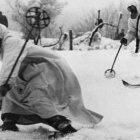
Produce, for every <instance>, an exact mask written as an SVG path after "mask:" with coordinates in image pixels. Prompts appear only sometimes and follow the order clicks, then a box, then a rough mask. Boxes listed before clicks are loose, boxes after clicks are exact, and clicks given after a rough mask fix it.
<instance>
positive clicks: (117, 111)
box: [0, 49, 140, 140]
mask: <svg viewBox="0 0 140 140" xmlns="http://www.w3.org/2000/svg"><path fill="white" fill-rule="evenodd" d="M58 53H59V54H60V55H62V56H63V57H64V58H65V59H66V60H67V62H68V63H69V64H70V66H71V67H72V69H73V71H74V72H75V73H76V75H77V77H78V79H79V82H80V85H81V88H82V95H83V99H84V103H85V106H86V107H87V108H89V109H91V110H93V111H95V112H98V113H100V114H102V115H103V116H104V119H103V120H102V122H101V123H100V124H98V125H97V126H96V127H94V128H82V129H80V130H79V131H78V132H76V133H74V134H71V135H69V136H67V137H64V138H60V140H140V88H137V89H129V88H127V87H124V86H123V84H122V82H121V79H125V80H127V81H129V82H131V83H140V54H138V55H137V56H136V55H135V56H134V55H132V53H131V51H130V50H124V49H122V50H121V51H120V53H119V55H118V58H117V61H116V63H115V67H114V70H115V71H116V76H115V78H113V79H107V78H105V76H104V72H105V71H106V70H107V69H109V68H111V65H112V63H113V60H114V58H115V55H116V53H117V49H109V50H104V49H103V50H93V51H59V52H58ZM0 123H2V122H0ZM19 129H20V131H19V132H0V140H47V139H48V138H47V136H48V129H49V130H50V129H51V128H50V127H48V126H47V127H46V126H44V125H41V124H39V125H31V126H23V125H19Z"/></svg>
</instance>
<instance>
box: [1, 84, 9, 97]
mask: <svg viewBox="0 0 140 140" xmlns="http://www.w3.org/2000/svg"><path fill="white" fill-rule="evenodd" d="M10 89H11V87H10V85H9V84H4V85H1V86H0V94H1V96H5V95H6V93H7V92H8V91H9V90H10Z"/></svg>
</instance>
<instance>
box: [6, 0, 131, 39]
mask: <svg viewBox="0 0 140 140" xmlns="http://www.w3.org/2000/svg"><path fill="white" fill-rule="evenodd" d="M8 3H9V5H10V7H11V8H12V9H13V15H12V18H13V20H14V21H16V22H17V23H19V25H20V27H21V31H22V32H23V33H25V35H26V34H27V33H28V32H29V29H30V26H29V25H28V24H27V23H26V20H25V13H26V11H27V10H28V9H29V8H30V7H32V6H33V5H35V3H37V4H38V6H39V7H40V8H42V9H44V10H46V11H47V13H48V14H49V15H50V17H51V24H50V25H49V27H47V28H46V29H45V30H43V32H42V34H43V36H44V37H56V36H57V35H58V33H59V27H58V25H57V17H58V16H59V15H60V14H61V12H62V10H63V8H64V6H65V5H66V3H60V2H59V1H58V0H40V1H39V0H30V1H29V3H28V5H26V4H24V3H23V2H22V0H13V1H12V2H11V1H10V0H8ZM125 5H126V3H125V1H124V0H121V2H120V5H119V6H116V5H114V3H113V2H112V3H110V4H109V5H108V6H107V7H105V8H103V9H100V18H102V20H103V22H107V23H110V24H112V25H114V26H116V27H117V26H118V22H119V18H120V14H122V17H121V20H120V24H119V28H118V29H117V28H116V27H113V26H107V25H106V26H104V27H103V28H102V29H100V30H99V32H101V34H102V35H103V36H105V37H109V38H112V39H114V38H115V35H116V32H117V30H118V32H120V31H121V29H124V30H125V32H126V31H127V20H128V16H129V15H128V12H127V9H126V6H125ZM97 19H98V12H97V11H95V10H94V8H93V9H91V10H90V11H89V12H88V13H87V14H86V16H85V15H84V16H83V17H82V18H81V19H80V22H78V24H76V25H71V27H70V29H72V30H73V33H74V34H79V33H81V32H87V31H92V30H93V29H94V28H95V27H96V25H95V23H96V22H97ZM62 26H63V25H62ZM36 32H37V31H36V30H35V31H34V32H33V35H36Z"/></svg>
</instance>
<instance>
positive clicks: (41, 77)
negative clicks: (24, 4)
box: [0, 26, 103, 127]
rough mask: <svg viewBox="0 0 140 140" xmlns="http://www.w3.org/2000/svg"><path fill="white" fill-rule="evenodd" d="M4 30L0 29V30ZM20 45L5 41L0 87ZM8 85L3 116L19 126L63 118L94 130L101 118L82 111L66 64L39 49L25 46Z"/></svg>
mask: <svg viewBox="0 0 140 140" xmlns="http://www.w3.org/2000/svg"><path fill="white" fill-rule="evenodd" d="M3 28H4V27H3V26H0V30H2V31H3ZM2 31H1V32H0V34H1V35H3V36H5V35H6V36H7V35H8V34H9V33H8V32H7V30H6V29H5V28H4V31H5V34H3V32H2ZM22 45H23V41H21V40H20V39H14V38H13V37H10V36H8V37H5V40H4V41H3V46H2V48H3V49H4V53H3V59H2V60H3V64H2V68H1V75H0V76H1V79H0V80H1V83H4V80H6V77H7V76H8V74H9V72H10V70H11V68H12V65H13V64H14V62H15V59H16V58H17V56H18V54H19V52H20V50H21V48H22ZM31 60H32V61H34V63H32V62H30V61H31ZM13 61H14V62H13ZM24 62H27V63H24ZM24 67H25V68H24ZM20 75H22V76H20ZM21 77H22V78H21ZM10 84H11V85H12V89H11V90H10V91H9V92H8V93H7V95H6V96H5V97H4V98H3V103H2V114H5V113H14V114H17V115H20V116H21V117H20V119H19V120H18V123H19V124H32V123H36V122H38V120H37V119H36V118H37V117H36V116H39V117H40V118H43V119H45V118H50V117H53V116H55V115H63V116H66V117H68V118H69V119H70V120H72V121H74V122H77V123H80V124H82V125H83V126H89V127H93V126H94V125H95V124H97V123H99V122H100V121H101V120H102V118H103V116H102V115H100V114H97V113H95V112H93V111H90V110H88V109H86V108H85V107H84V104H83V100H82V94H81V88H80V85H79V82H78V80H77V78H76V76H75V74H74V73H73V71H72V70H71V68H70V67H69V66H68V64H67V62H66V61H65V60H64V59H63V58H62V57H60V56H58V55H57V54H55V53H54V52H52V51H47V50H45V49H44V48H42V47H39V46H32V45H31V44H29V45H27V47H26V49H25V50H24V52H23V54H22V56H21V57H20V60H19V62H18V64H17V67H16V69H15V71H14V74H13V75H12V78H11V80H10Z"/></svg>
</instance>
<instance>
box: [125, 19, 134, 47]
mask: <svg viewBox="0 0 140 140" xmlns="http://www.w3.org/2000/svg"><path fill="white" fill-rule="evenodd" d="M135 37H136V24H134V23H133V20H132V19H129V20H128V31H127V33H126V35H125V37H124V38H126V39H127V45H128V44H129V43H131V42H132V41H133V40H134V39H135Z"/></svg>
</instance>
